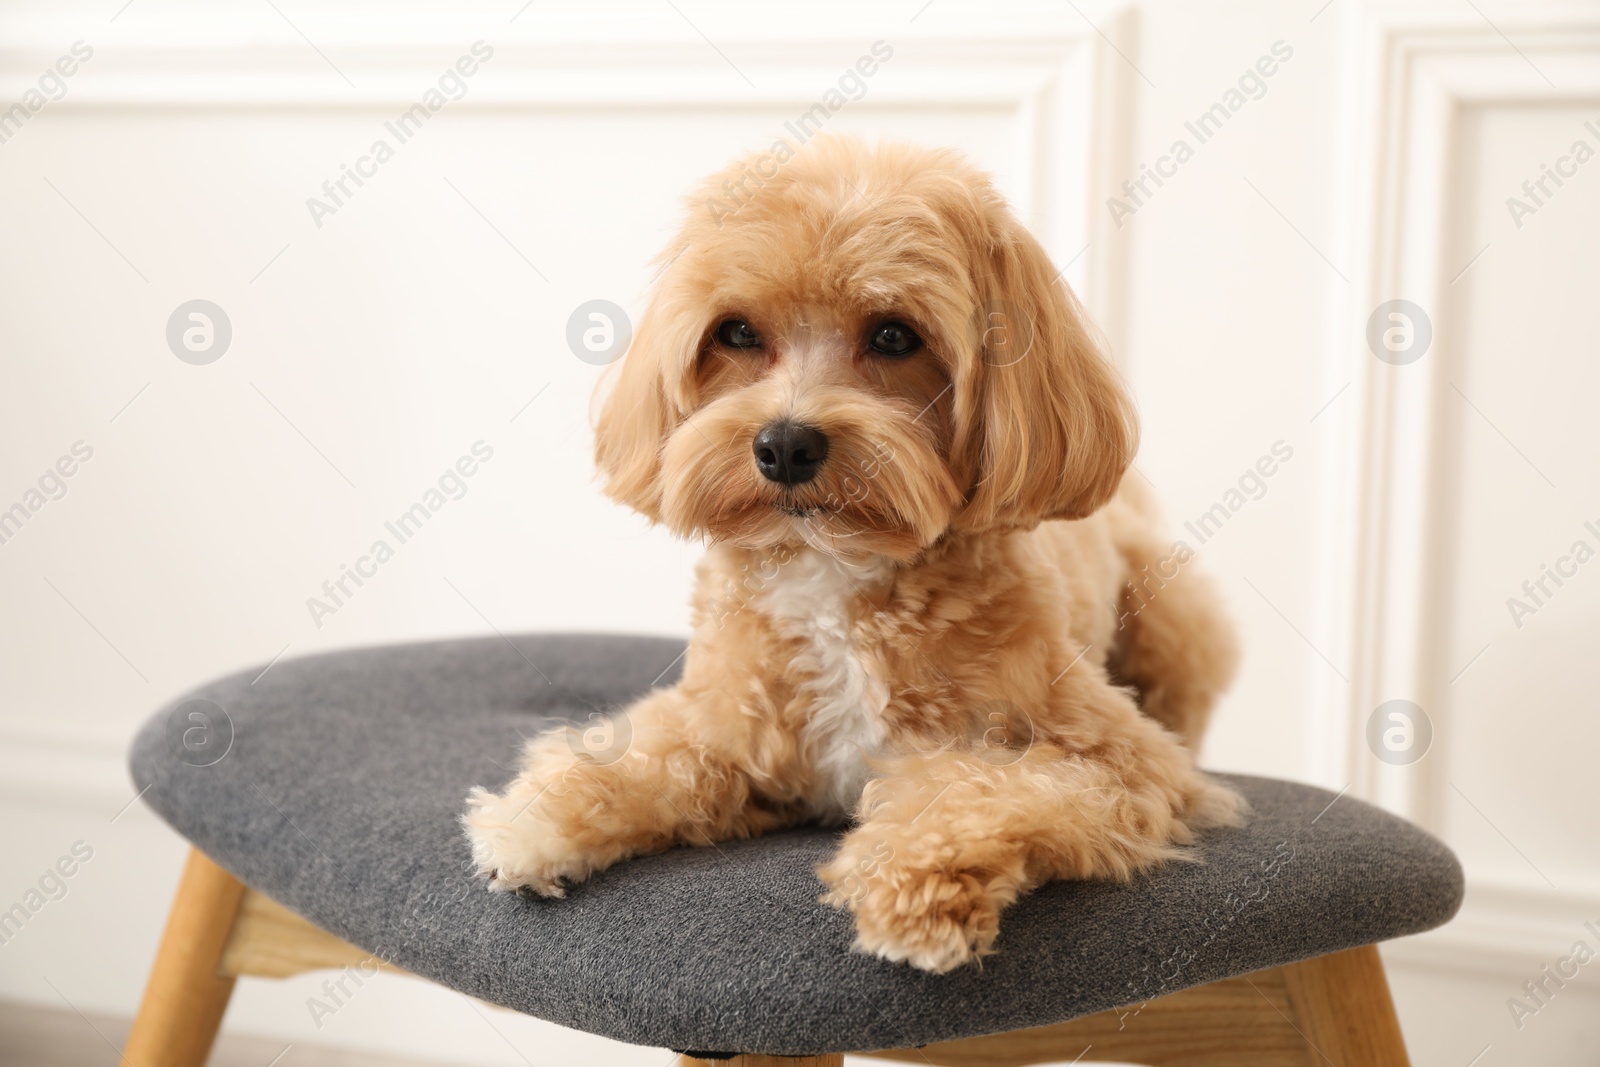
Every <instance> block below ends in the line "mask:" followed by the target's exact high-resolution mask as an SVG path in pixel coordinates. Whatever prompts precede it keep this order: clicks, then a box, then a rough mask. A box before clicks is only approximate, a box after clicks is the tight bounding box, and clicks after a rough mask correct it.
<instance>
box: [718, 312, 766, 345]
mask: <svg viewBox="0 0 1600 1067" xmlns="http://www.w3.org/2000/svg"><path fill="white" fill-rule="evenodd" d="M717 343H718V344H723V345H727V346H728V347H729V348H755V347H757V346H759V345H760V344H761V337H760V336H759V335H758V334H757V333H756V331H755V330H753V329H751V327H750V324H749V323H748V322H746V321H744V320H743V319H728V320H727V321H726V322H724V323H722V324H721V325H720V326H718V327H717Z"/></svg>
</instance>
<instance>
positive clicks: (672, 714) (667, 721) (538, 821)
mask: <svg viewBox="0 0 1600 1067" xmlns="http://www.w3.org/2000/svg"><path fill="white" fill-rule="evenodd" d="M713 699H714V698H713ZM717 712H718V709H715V708H709V707H705V706H703V704H702V702H701V701H699V700H696V699H693V698H691V697H689V696H687V695H686V694H685V693H683V692H682V691H681V690H680V689H664V690H659V691H657V692H654V693H651V694H650V695H649V696H647V697H645V698H644V699H642V700H641V701H639V702H638V703H637V704H634V705H633V706H632V707H630V708H628V709H627V710H626V711H624V712H621V713H620V714H618V715H617V716H615V717H614V718H613V720H612V721H610V722H609V723H605V724H598V725H596V726H595V727H593V729H595V730H599V731H602V733H603V736H602V737H601V739H600V741H599V743H594V742H592V741H591V740H590V739H589V738H587V737H586V736H585V734H584V733H583V729H582V728H580V727H573V728H569V729H567V730H558V731H555V732H554V733H549V734H544V735H542V736H540V737H536V738H534V739H532V740H531V741H529V742H528V745H527V748H526V750H525V751H524V754H523V761H522V768H521V771H520V772H519V773H518V775H517V777H516V778H515V779H514V780H513V781H512V782H511V783H510V784H509V785H508V786H507V787H506V788H505V790H504V792H502V793H499V794H495V793H490V792H488V791H487V790H484V789H475V790H473V792H472V794H471V796H470V797H469V798H468V801H467V813H466V814H465V815H464V816H463V817H462V823H463V825H464V826H465V828H466V831H467V836H468V838H469V839H470V841H471V843H472V858H473V863H474V865H475V866H476V868H477V871H478V874H480V875H481V876H483V877H486V878H488V879H489V888H490V889H493V890H501V891H508V890H515V889H519V888H523V887H526V888H528V889H531V890H533V891H535V892H537V893H540V894H543V895H545V896H555V897H558V896H561V895H562V894H563V892H564V890H563V882H577V881H582V880H583V879H584V878H586V877H588V876H589V875H590V874H591V873H593V872H594V871H597V870H600V869H602V868H605V867H609V866H610V865H611V864H613V863H616V862H617V861H618V860H621V859H624V858H626V857H628V856H633V855H638V854H641V853H648V852H657V851H660V850H662V849H665V848H668V847H670V846H671V845H674V844H680V843H681V844H692V845H706V844H711V843H714V842H716V841H718V840H721V839H724V838H729V837H743V836H750V835H752V834H756V833H760V832H762V831H763V830H765V829H768V828H770V827H771V826H773V825H775V824H776V823H777V822H778V821H780V819H781V816H782V805H781V804H772V803H752V800H753V799H757V798H756V797H755V793H754V791H753V788H752V774H751V770H752V768H751V767H750V766H749V765H748V763H747V761H746V760H745V759H743V758H741V757H739V756H738V755H736V754H737V753H740V752H746V753H748V752H751V751H755V750H757V749H758V747H759V746H756V745H753V744H749V743H748V741H749V739H747V738H742V737H737V736H730V735H729V732H728V731H727V730H723V731H720V732H719V731H717V730H714V729H712V728H710V724H711V723H713V722H715V721H717V719H718V715H717ZM730 719H731V720H732V721H735V722H737V721H738V719H739V717H738V716H737V715H722V716H721V720H722V721H724V722H726V721H729V720H730ZM747 728H754V727H747Z"/></svg>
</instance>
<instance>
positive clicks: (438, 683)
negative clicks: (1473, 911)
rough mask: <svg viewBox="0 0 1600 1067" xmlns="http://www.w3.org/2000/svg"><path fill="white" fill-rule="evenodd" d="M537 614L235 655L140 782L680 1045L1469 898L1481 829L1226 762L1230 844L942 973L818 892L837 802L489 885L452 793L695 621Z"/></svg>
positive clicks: (881, 1013)
mask: <svg viewBox="0 0 1600 1067" xmlns="http://www.w3.org/2000/svg"><path fill="white" fill-rule="evenodd" d="M514 644H515V647H512V643H510V642H507V641H503V640H500V639H497V638H486V639H482V640H466V641H448V642H438V643H431V644H420V645H408V646H402V647H390V648H377V649H369V650H361V651H353V652H341V653H335V654H331V655H324V656H317V657H313V658H308V659H302V660H294V661H286V662H282V663H278V664H277V665H275V666H273V667H272V668H271V669H270V670H268V671H267V672H266V674H265V675H264V676H261V677H260V678H259V679H257V680H255V681H254V682H252V679H256V677H257V674H258V673H259V670H252V671H246V672H244V673H243V674H239V675H236V676H234V677H231V678H224V679H222V680H220V681H217V682H213V683H212V684H210V685H206V686H204V687H202V688H200V689H198V690H196V691H195V692H194V693H193V694H191V695H190V696H189V697H187V698H185V700H183V701H179V702H177V703H175V704H174V705H172V706H171V707H169V708H166V709H163V710H162V711H161V712H160V713H158V714H157V715H156V716H155V717H154V718H152V719H151V721H150V723H149V724H148V725H147V726H146V727H145V728H144V730H143V731H142V732H141V733H140V735H139V737H138V739H137V741H136V742H135V746H134V750H133V755H132V770H133V777H134V781H135V785H136V786H137V787H138V788H141V789H142V788H144V787H145V786H146V785H148V786H150V789H149V792H148V793H146V794H145V798H146V800H147V801H148V802H149V803H150V804H151V805H152V806H153V807H154V808H155V809H156V811H158V812H159V813H160V814H161V815H162V816H164V817H165V818H166V819H167V820H168V821H169V822H170V823H171V824H172V825H173V826H174V827H175V828H176V829H177V830H178V831H179V832H180V833H182V834H183V835H184V836H185V837H187V838H189V839H190V840H191V841H193V842H194V843H195V844H196V845H197V846H199V847H200V848H201V849H202V850H204V851H205V852H206V853H208V854H209V855H210V856H211V857H212V858H213V859H215V860H216V861H217V862H219V863H220V864H222V866H224V867H226V868H227V869H228V870H230V871H232V872H233V873H234V874H235V875H237V876H238V877H239V878H240V879H241V880H242V881H244V882H245V883H246V884H248V885H250V886H252V887H254V888H255V889H258V890H260V891H261V892H263V893H266V894H267V895H268V896H271V897H273V898H275V899H276V900H278V901H280V902H282V903H283V904H286V905H288V906H289V907H290V908H292V909H294V910H295V911H297V912H299V913H300V914H302V915H304V916H305V917H306V918H308V919H310V920H311V921H312V922H314V923H316V924H317V925H318V926H321V927H323V928H325V929H327V930H329V931H331V932H333V933H335V934H337V935H339V936H340V937H343V938H345V939H347V940H349V941H352V942H354V943H355V944H357V945H360V946H362V947H363V948H366V949H368V950H371V951H374V952H377V953H379V954H380V955H381V956H382V957H383V958H385V959H388V960H390V961H392V962H394V963H395V964H397V965H399V966H401V967H404V968H406V969H407V970H410V971H413V972H415V973H417V974H420V975H424V976H426V977H428V978H431V979H433V980H434V981H437V982H439V983H441V984H443V985H446V986H449V987H452V988H454V989H458V990H460V991H462V992H464V993H469V994H471V995H473V996H476V997H481V998H483V999H485V1000H489V1001H494V1002H496V1003H499V1004H503V1005H506V1006H507V1007H510V1008H514V1009H516V1010H519V1011H523V1012H526V1013H528V1014H530V1015H536V1016H539V1017H540V1018H544V1019H549V1020H552V1021H554V1022H557V1023H560V1024H562V1025H565V1026H571V1027H575V1028H577V1029H580V1030H587V1031H591V1032H593V1033H597V1034H604V1035H606V1036H608V1037H613V1038H618V1039H621V1040H623V1041H632V1042H638V1043H641V1044H648V1045H660V1046H669V1047H672V1048H677V1049H701V1050H727V1051H740V1052H770V1053H791V1054H801V1053H816V1052H825V1051H844V1050H867V1049H878V1048H895V1047H906V1046H911V1045H919V1044H923V1043H926V1042H932V1041H939V1040H947V1039H952V1038H958V1037H968V1036H975V1035H979V1034H986V1033H994V1032H998V1031H1004V1030H1012V1029H1017V1028H1021V1027H1028V1026H1038V1025H1043V1024H1047V1023H1054V1022H1059V1021H1062V1020H1065V1019H1069V1018H1074V1017H1077V1016H1080V1015H1086V1014H1089V1013H1092V1012H1096V1011H1101V1010H1104V1009H1107V1008H1111V1007H1116V1006H1121V1005H1125V1004H1130V1003H1136V1002H1139V1001H1142V1000H1145V999H1148V998H1151V997H1155V996H1158V995H1160V994H1162V993H1168V992H1174V991H1176V990H1178V989H1182V988H1185V987H1188V986H1192V985H1198V984H1201V983H1204V982H1209V981H1212V980H1214V979H1218V978H1222V977H1226V976H1230V975H1236V974H1240V973H1244V972H1248V971H1254V970H1257V969H1260V968H1264V967H1269V966H1273V965H1277V964H1282V963H1287V962H1291V961H1294V960H1299V959H1305V958H1308V957H1311V956H1317V955H1321V954H1324V953H1328V952H1332V951H1335V950H1339V949H1344V948H1349V947H1353V946H1356V945H1361V944H1366V943H1369V942H1373V941H1380V940H1384V939H1386V938H1391V937H1397V936H1399V935H1402V934H1411V933H1416V932H1418V931H1421V930H1426V929H1429V928H1430V927H1434V926H1437V925H1439V924H1441V923H1443V922H1445V921H1446V920H1447V919H1449V918H1450V916H1451V915H1452V914H1453V913H1454V912H1455V910H1456V908H1457V906H1458V904H1459V903H1460V900H1461V892H1462V883H1461V870H1460V867H1459V866H1458V865H1457V863H1456V860H1455V858H1454V857H1453V856H1452V855H1451V853H1450V852H1449V850H1447V849H1446V848H1445V847H1444V846H1443V845H1441V844H1440V843H1439V842H1438V841H1436V840H1434V839H1433V838H1432V837H1429V836H1428V835H1427V834H1425V833H1423V832H1422V831H1420V830H1418V829H1416V828H1414V827H1412V826H1411V825H1409V824H1407V823H1405V822H1403V821H1401V820H1399V819H1396V818H1393V817H1392V816H1389V815H1387V814H1385V813H1383V812H1381V811H1379V810H1377V809H1375V808H1372V807H1369V806H1368V805H1365V804H1362V803H1360V802H1359V801H1356V800H1353V799H1351V798H1349V797H1341V798H1338V799H1337V800H1336V799H1335V796H1334V794H1332V793H1329V792H1327V791H1325V790H1322V789H1316V788H1312V787H1309V786H1302V785H1292V784H1289V783H1287V782H1279V781H1272V780H1268V779H1261V778H1246V777H1234V778H1231V779H1230V780H1231V781H1233V782H1234V783H1235V784H1236V785H1237V786H1238V787H1239V788H1240V789H1241V790H1242V791H1243V792H1244V793H1245V795H1246V796H1247V797H1249V799H1250V801H1251V803H1252V804H1253V806H1254V809H1255V813H1254V816H1253V817H1252V819H1251V821H1250V823H1249V825H1247V826H1246V827H1244V828H1243V829H1238V830H1228V831H1222V832H1216V833H1213V834H1211V835H1209V836H1208V837H1207V838H1206V839H1205V840H1204V841H1203V843H1202V847H1201V854H1202V857H1203V860H1204V862H1202V863H1184V864H1174V865H1171V866H1168V867H1167V868H1165V869H1164V870H1162V871H1160V872H1158V873H1156V874H1154V875H1152V876H1150V877H1147V878H1144V879H1141V880H1139V881H1138V882H1136V883H1135V884H1133V885H1112V884H1101V883H1083V882H1076V883H1074V882H1058V883H1053V884H1051V885H1048V886H1046V887H1044V888H1042V889H1040V890H1039V891H1037V892H1035V893H1033V894H1032V895H1030V896H1028V897H1026V898H1025V899H1024V900H1022V901H1021V902H1020V903H1018V904H1017V905H1016V906H1014V907H1013V908H1011V909H1010V910H1009V911H1007V912H1006V914H1005V917H1004V920H1003V922H1002V932H1001V935H1000V940H999V943H998V946H997V947H998V949H999V951H998V953H997V954H996V955H994V956H993V957H991V958H989V959H988V960H987V961H986V962H985V965H984V967H983V968H982V969H981V970H979V969H976V968H967V969H963V970H960V971H957V972H955V973H952V974H949V975H945V976H942V977H934V976H931V975H927V974H923V973H920V972H918V971H915V970H912V969H910V968H907V967H904V966H895V965H891V964H887V963H884V962H881V961H879V960H877V959H873V958H870V957H866V956H862V955H859V954H855V953H852V952H851V951H850V937H851V929H850V921H849V918H848V916H846V915H845V914H843V913H841V912H838V911H835V910H834V909H832V908H829V907H825V906H823V905H821V904H819V903H817V901H816V898H817V896H818V894H819V892H820V891H821V886H820V883H819V882H818V881H817V879H816V876H815V875H814V874H813V873H812V872H813V868H814V867H815V866H816V864H817V863H818V862H819V861H820V860H821V859H822V858H823V857H824V856H826V855H827V854H828V852H829V850H830V848H831V847H832V843H833V840H834V835H833V834H831V833H828V832H823V831H820V830H800V831H795V832H790V833H784V834H779V835H776V836H773V837H769V838H766V839H762V840H757V841H744V842H725V843H723V844H721V845H720V846H719V847H718V848H715V849H712V848H684V849H675V850H673V851H671V852H668V853H665V854H663V855H658V856H652V857H648V858H644V859H639V860H634V861H631V862H627V863H623V864H620V865H618V866H616V867H614V868H612V869H611V870H609V871H605V872H603V873H601V874H599V875H597V876H596V877H594V878H593V879H592V880H591V881H589V882H588V883H586V884H584V885H581V886H578V887H577V888H575V889H574V890H572V891H571V892H570V893H569V895H568V896H567V898H566V899H564V900H534V899H524V898H521V897H518V896H514V895H502V894H494V895H491V894H490V893H488V892H485V891H484V889H483V887H482V886H481V885H480V884H479V883H477V882H475V881H474V880H473V878H472V876H471V873H470V864H469V858H468V852H467V846H466V843H465V841H464V839H463V837H462V835H461V831H460V829H459V827H458V825H457V821H456V820H457V816H458V815H459V813H460V811H461V808H462V798H463V797H464V796H465V794H466V792H467V790H468V788H469V787H471V786H474V785H488V786H491V787H496V788H498V787H499V786H500V785H502V784H503V783H504V782H505V781H506V780H508V779H509V778H510V776H511V772H512V768H513V767H514V763H515V759H516V754H517V751H518V747H519V742H520V740H521V738H523V737H525V736H527V735H529V734H532V733H534V732H536V731H538V730H540V729H542V728H545V727H547V726H548V725H550V724H553V723H555V722H557V721H561V720H568V719H586V718H587V717H588V716H589V715H590V714H591V713H592V712H594V711H595V710H597V709H600V710H603V709H607V708H612V707H615V706H617V705H618V704H620V703H622V702H624V701H626V700H627V699H629V698H630V697H632V696H634V695H635V694H638V693H640V692H643V691H644V690H646V689H647V688H648V687H649V686H650V685H651V684H652V683H653V682H655V681H656V680H657V679H658V677H662V678H663V679H664V680H665V679H670V678H671V677H672V676H673V675H674V673H675V671H676V661H677V658H678V656H679V654H680V652H681V650H682V645H681V644H679V643H678V642H676V641H668V640H661V639H653V638H623V637H596V636H559V635H550V636H527V637H521V638H517V639H516V640H515V642H514ZM663 672H665V674H663ZM193 701H208V702H210V703H209V704H206V703H191V702H193ZM212 705H215V707H212ZM217 708H220V709H221V710H222V712H223V713H224V714H225V719H224V717H223V715H219V714H218V713H217V711H216V709H217ZM195 714H199V715H202V716H207V717H206V718H194V717H193V716H194V715H195ZM230 724H231V737H230V736H229V734H230V730H229V725H230ZM185 731H187V736H186V737H185V736H184V735H185ZM219 757H220V758H219Z"/></svg>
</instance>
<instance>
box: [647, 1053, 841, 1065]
mask: <svg viewBox="0 0 1600 1067" xmlns="http://www.w3.org/2000/svg"><path fill="white" fill-rule="evenodd" d="M843 1063H844V1054H843V1053H842V1052H830V1053H827V1054H825V1055H822V1056H758V1055H748V1056H735V1057H734V1058H733V1059H731V1060H699V1059H695V1058H694V1057H693V1056H679V1057H678V1067H841V1065H842V1064H843Z"/></svg>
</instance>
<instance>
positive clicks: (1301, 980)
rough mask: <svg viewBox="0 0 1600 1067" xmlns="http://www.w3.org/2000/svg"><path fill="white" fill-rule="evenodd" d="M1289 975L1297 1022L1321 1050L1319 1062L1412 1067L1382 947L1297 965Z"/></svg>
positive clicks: (1316, 1059) (1286, 969)
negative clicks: (1384, 971) (1387, 974)
mask: <svg viewBox="0 0 1600 1067" xmlns="http://www.w3.org/2000/svg"><path fill="white" fill-rule="evenodd" d="M1283 973H1284V978H1285V980H1286V984H1287V986H1288V993H1289V1005H1290V1008H1291V1009H1292V1012H1293V1014H1294V1017H1295V1024H1296V1025H1297V1026H1298V1027H1299V1028H1300V1031H1301V1033H1303V1034H1304V1035H1305V1038H1306V1040H1307V1041H1309V1042H1310V1043H1311V1044H1312V1046H1313V1047H1314V1048H1315V1050H1316V1053H1315V1054H1313V1057H1312V1062H1313V1063H1326V1062H1332V1063H1336V1064H1346V1063H1359V1064H1363V1065H1366V1067H1410V1064H1411V1060H1410V1058H1409V1057H1407V1056H1406V1043H1405V1039H1404V1038H1403V1037H1401V1035H1400V1020H1399V1019H1398V1018H1396V1017H1395V1013H1394V1001H1393V1000H1391V999H1390V997H1389V981H1388V979H1387V978H1385V977H1384V974H1383V961H1382V960H1381V959H1380V958H1379V957H1378V946H1376V945H1364V946H1362V947H1361V948H1353V949H1349V950H1347V951H1345V952H1335V953H1333V954H1332V955H1329V956H1321V957H1319V958H1317V959H1314V960H1306V961H1304V962H1303V963H1293V964H1290V965H1289V966H1287V967H1284V968H1283Z"/></svg>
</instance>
